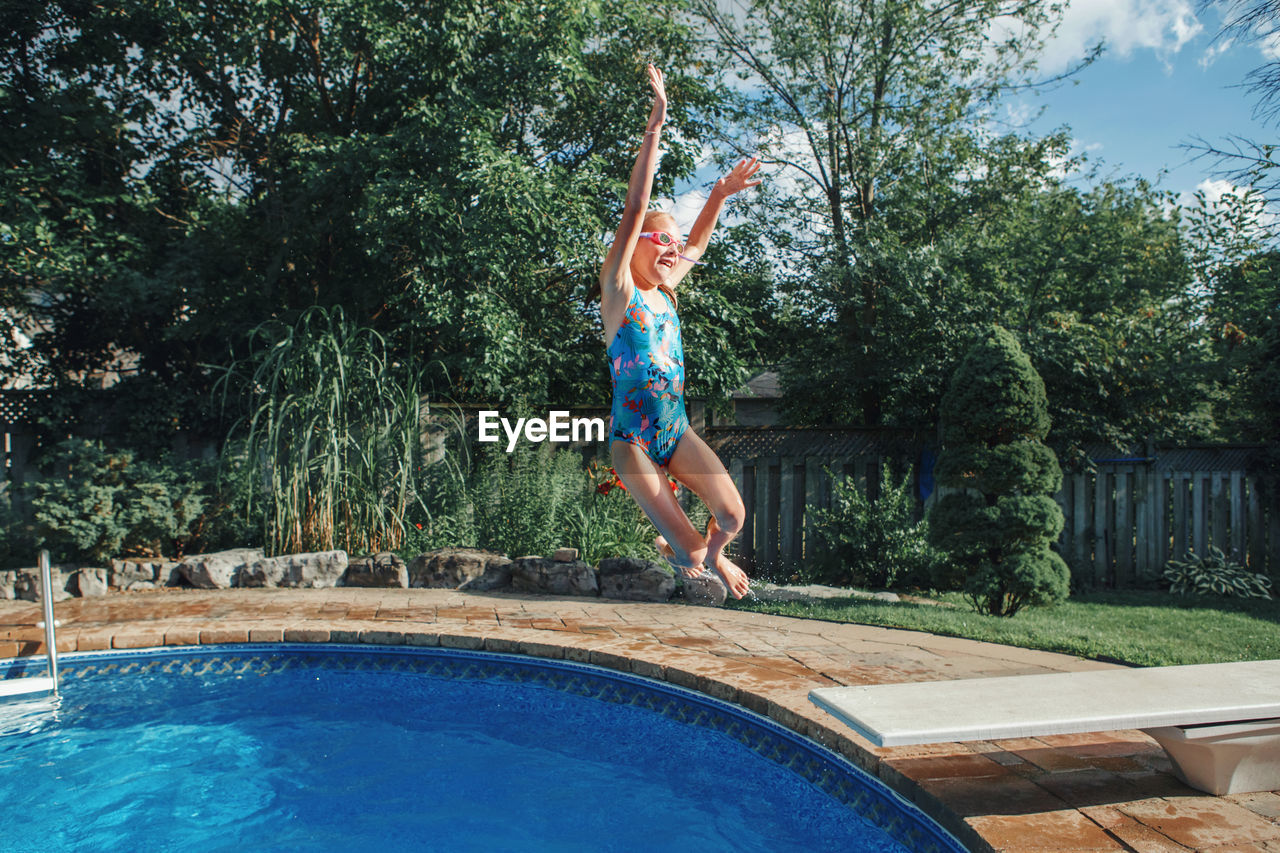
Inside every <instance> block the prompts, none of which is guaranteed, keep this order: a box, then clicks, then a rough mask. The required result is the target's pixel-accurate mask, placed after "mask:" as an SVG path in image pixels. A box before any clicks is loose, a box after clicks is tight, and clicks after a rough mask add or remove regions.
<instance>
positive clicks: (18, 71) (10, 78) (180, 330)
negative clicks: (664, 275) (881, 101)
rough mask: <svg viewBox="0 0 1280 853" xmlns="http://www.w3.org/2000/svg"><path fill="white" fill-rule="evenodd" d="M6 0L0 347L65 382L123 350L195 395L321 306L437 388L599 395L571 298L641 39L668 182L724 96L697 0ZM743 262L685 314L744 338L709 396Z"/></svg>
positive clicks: (604, 218) (586, 268)
mask: <svg viewBox="0 0 1280 853" xmlns="http://www.w3.org/2000/svg"><path fill="white" fill-rule="evenodd" d="M4 23H5V27H4V28H3V31H4V32H3V35H0V53H2V54H3V56H4V58H5V60H6V61H5V62H3V63H0V112H2V113H3V114H4V116H5V118H6V127H10V128H12V129H13V132H11V133H6V134H4V136H3V138H0V153H3V154H4V156H3V157H0V213H2V214H3V215H0V222H2V223H3V227H0V309H3V310H0V364H3V365H4V366H5V368H6V369H7V368H10V367H12V369H13V370H14V372H15V373H17V374H19V375H21V374H22V373H28V372H29V373H32V374H34V375H36V376H38V377H39V378H40V379H48V380H50V381H58V382H62V383H68V384H76V383H83V384H92V383H93V382H94V380H95V379H96V378H97V377H96V375H95V374H98V373H99V372H100V371H103V370H107V369H113V368H114V367H128V368H130V369H131V370H135V371H137V374H138V378H139V381H140V382H141V383H142V384H144V385H147V386H148V387H157V388H166V387H169V388H177V389H179V390H180V394H178V395H171V396H170V398H168V399H165V398H160V399H159V400H158V401H157V402H158V403H159V404H161V406H163V405H164V404H166V403H169V404H172V402H173V397H176V396H181V397H182V398H184V400H183V401H181V402H179V403H178V404H177V406H178V407H180V408H181V407H184V406H185V405H186V403H187V401H198V400H201V399H203V398H204V397H205V395H206V393H207V391H208V390H209V385H210V384H211V382H212V381H213V380H214V378H216V375H217V374H216V371H215V372H210V371H208V370H206V369H204V368H203V366H204V365H210V364H212V365H226V364H228V363H229V362H230V361H231V357H230V354H229V348H230V347H232V346H238V345H239V344H240V343H241V341H243V339H244V336H245V335H246V334H248V333H249V332H250V330H251V329H253V328H254V327H256V326H257V325H258V324H259V323H261V322H262V321H263V320H264V319H266V318H274V319H275V320H278V321H279V322H281V323H283V324H286V325H291V324H293V323H294V322H295V321H296V319H297V318H298V316H299V315H300V314H301V313H302V312H303V311H305V310H306V309H307V308H309V307H311V306H313V305H321V306H327V307H334V306H342V308H343V309H344V310H345V311H346V312H347V315H348V316H349V317H350V318H351V319H352V321H353V322H355V323H356V324H358V325H360V326H365V327H370V328H375V329H376V330H377V331H378V332H379V333H380V334H381V335H382V336H383V337H384V338H385V340H386V343H387V347H388V352H389V355H390V356H391V358H392V360H400V361H402V362H405V361H407V360H408V359H410V358H413V359H421V360H422V361H423V363H425V364H428V365H430V372H429V376H428V377H427V378H426V380H425V381H426V382H427V383H428V384H429V386H430V387H431V388H432V390H433V391H434V392H435V393H437V394H440V395H446V394H447V395H448V396H450V397H451V398H453V399H457V400H462V401H477V400H480V401H485V402H489V403H508V404H511V403H517V402H520V401H533V402H536V403H537V404H539V405H541V404H542V403H544V402H546V401H556V402H557V403H558V404H561V405H565V404H573V403H578V402H587V401H599V400H601V399H607V394H608V373H607V371H605V370H603V369H602V364H603V361H602V358H601V346H600V340H599V320H598V316H597V315H596V313H595V310H594V309H593V308H588V309H584V308H583V305H582V300H581V296H582V295H584V294H585V292H586V290H587V289H588V286H589V285H590V283H591V281H592V280H593V279H594V277H595V271H596V267H597V266H598V264H599V261H600V256H601V254H602V252H603V248H604V244H603V242H602V240H601V236H602V235H604V234H607V233H610V232H612V230H613V228H614V226H615V225H616V222H617V217H618V215H619V213H620V209H621V205H622V201H623V193H624V191H625V186H626V180H627V177H628V175H629V173H630V169H631V166H632V164H633V162H634V156H635V153H634V149H635V144H636V140H637V139H638V138H639V134H640V132H641V131H642V129H643V122H644V117H645V114H646V113H647V110H648V106H649V101H650V94H649V91H648V87H647V85H646V84H645V81H644V71H643V68H644V62H645V61H646V60H652V61H653V62H655V63H657V64H658V65H660V66H661V67H662V68H663V69H664V71H665V72H666V78H667V89H668V92H669V93H670V96H671V99H670V111H669V112H670V117H669V118H670V127H671V130H672V132H671V133H669V134H668V135H667V136H666V137H665V139H666V141H665V143H664V158H663V168H662V172H661V173H660V174H659V176H658V183H657V185H656V187H655V190H656V192H657V193H658V194H670V193H671V192H672V190H673V188H674V181H675V180H676V179H678V178H679V177H682V176H689V175H691V174H692V172H693V170H694V167H695V164H696V161H697V157H698V156H699V154H700V150H701V145H702V142H701V140H702V139H704V138H705V135H706V134H705V132H704V131H705V124H704V120H703V118H702V116H704V115H706V114H708V113H710V112H712V111H714V109H715V105H716V96H715V94H714V93H713V92H712V90H711V89H709V88H708V86H707V84H706V83H705V78H706V76H707V75H705V74H704V73H703V70H702V69H701V68H700V67H699V66H698V64H697V62H698V60H697V56H696V52H697V50H698V48H697V46H696V44H695V40H694V39H693V38H692V32H691V29H690V27H689V25H688V23H687V19H686V15H685V14H684V11H683V9H682V8H681V5H680V4H663V5H659V6H654V5H653V4H650V3H645V2H641V0H615V2H609V3H599V2H590V3H578V2H571V0H549V2H545V3H540V4H537V5H535V6H530V5H529V4H527V3H523V2H517V0H498V2H490V3H484V4H479V3H476V2H451V3H419V4H407V5H406V4H396V3H387V2H381V0H378V1H377V2H370V0H335V2H331V3H327V4H325V5H324V7H323V9H321V8H320V7H315V8H312V9H309V10H307V9H295V8H292V7H289V6H287V5H281V4H277V3H231V4H221V5H218V6H217V7H216V8H215V7H199V8H196V7H191V6H190V4H183V3H170V2H163V3H153V2H143V0H119V2H113V3H109V4H105V5H103V4H84V3H78V2H65V1H64V0H55V2H50V3H41V4H25V5H23V4H9V5H8V6H6V8H5V12H4ZM739 273H740V270H739V269H738V264H737V262H736V261H735V260H734V258H733V257H732V256H731V255H730V253H727V252H726V253H723V254H722V255H721V256H720V257H719V258H717V259H716V261H715V262H714V263H712V264H710V265H709V266H707V267H706V268H704V269H702V270H700V271H699V274H698V277H699V278H700V279H701V280H702V282H705V284H706V285H707V287H706V288H705V292H706V294H707V297H706V300H705V302H706V305H705V307H706V309H707V311H706V313H705V314H702V313H697V312H694V313H691V314H689V315H688V316H686V317H685V318H684V319H685V324H686V327H687V337H688V338H689V340H690V341H692V342H694V343H697V342H698V341H706V342H707V345H708V347H710V346H713V345H715V344H717V343H722V342H724V341H726V340H728V339H729V337H730V336H732V343H733V345H732V347H725V348H724V351H725V352H726V353H729V354H728V355H724V356H720V355H717V354H715V353H711V354H710V355H709V357H708V358H707V359H706V360H705V363H701V364H699V365H697V367H698V369H697V371H696V375H697V377H698V383H699V390H700V391H703V392H706V393H709V394H713V395H717V396H718V395H720V394H721V392H724V391H725V390H727V389H729V388H732V387H735V386H736V384H737V383H738V382H739V381H740V380H741V373H742V370H743V365H742V363H741V360H742V359H743V358H746V357H748V356H749V355H750V353H751V349H752V341H753V340H754V339H755V338H757V337H758V336H759V332H758V331H757V327H756V324H754V323H751V322H746V321H745V318H746V317H747V316H748V309H746V308H743V307H740V306H739V304H738V303H737V301H736V300H735V299H734V298H733V296H734V292H735V290H736V289H738V288H739V286H740V285H739V279H740V278H741V276H740V275H739ZM724 296H728V298H727V299H726V298H724ZM690 304H692V302H691V303H690ZM17 325H21V326H22V328H23V329H24V330H25V332H26V333H27V334H28V335H29V336H31V337H32V346H31V347H23V346H19V345H17V343H16V342H15V339H14V337H13V336H12V335H11V334H9V332H11V331H13V329H14V328H16V326H17ZM73 377H74V378H73ZM170 407H172V406H170ZM165 414H169V413H168V412H165ZM235 414H240V413H238V412H237V413H235ZM195 420H198V418H197V419H195ZM157 422H158V421H156V420H153V419H148V418H139V419H138V424H139V425H141V426H144V427H145V426H147V425H149V424H155V423H157ZM164 422H166V423H167V422H168V419H167V418H166V419H165V421H164Z"/></svg>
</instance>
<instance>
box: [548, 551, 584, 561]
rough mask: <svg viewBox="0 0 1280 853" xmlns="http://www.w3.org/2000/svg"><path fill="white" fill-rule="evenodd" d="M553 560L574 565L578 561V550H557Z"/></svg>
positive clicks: (552, 557)
mask: <svg viewBox="0 0 1280 853" xmlns="http://www.w3.org/2000/svg"><path fill="white" fill-rule="evenodd" d="M551 559H553V560H555V561H556V562H557V563H572V562H573V561H574V560H576V559H578V549H577V548H557V549H556V552H555V553H554V554H552V555H551Z"/></svg>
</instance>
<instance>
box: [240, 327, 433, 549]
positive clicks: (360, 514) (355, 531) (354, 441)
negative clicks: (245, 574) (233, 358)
mask: <svg viewBox="0 0 1280 853" xmlns="http://www.w3.org/2000/svg"><path fill="white" fill-rule="evenodd" d="M253 341H254V343H255V344H256V345H257V349H256V351H255V352H254V353H253V354H252V355H251V356H250V357H249V358H247V359H245V360H244V361H243V362H240V363H238V364H237V365H235V366H234V367H232V368H230V369H228V370H227V371H226V373H225V375H224V376H223V378H222V380H220V381H221V382H222V383H224V385H223V388H224V392H225V393H229V392H231V391H232V390H234V391H237V392H239V393H243V394H245V395H246V396H248V397H249V398H250V400H251V402H250V404H249V406H248V408H249V409H250V410H251V412H252V414H251V415H250V416H249V417H248V418H247V419H246V421H244V422H241V423H239V424H237V425H236V427H234V428H233V432H232V436H230V437H229V438H234V437H238V436H239V434H240V433H241V432H243V440H244V447H245V450H244V458H246V459H248V460H257V463H258V465H259V466H260V468H259V470H260V473H261V476H262V487H261V489H260V490H250V491H249V492H248V495H247V502H246V513H254V512H256V511H257V510H256V508H255V502H257V501H261V502H262V510H261V517H262V519H263V539H264V541H265V542H266V548H267V550H268V551H269V552H270V553H272V554H288V553H296V552H299V551H317V550H329V549H333V548H344V549H346V550H347V551H350V552H352V553H372V552H375V551H381V550H392V549H395V548H398V547H400V544H401V542H402V541H403V539H404V535H405V524H406V515H407V513H408V511H409V509H410V507H411V506H413V505H414V504H415V503H418V502H419V497H418V494H417V491H416V489H415V486H416V482H415V477H414V474H415V472H416V471H417V469H418V466H419V464H420V463H421V460H422V440H421V420H420V405H421V404H420V401H419V393H418V384H417V377H416V375H415V374H414V372H413V371H411V370H407V369H402V368H401V367H400V366H399V365H396V364H394V363H393V362H392V361H391V359H390V357H389V354H388V351H387V345H386V341H385V340H384V339H383V338H382V336H381V335H379V334H378V333H377V332H375V331H373V330H372V329H368V328H361V327H358V326H356V325H355V324H353V323H351V322H350V321H348V320H347V319H346V316H345V314H344V313H343V312H342V309H340V308H335V309H334V310H332V311H328V310H326V309H324V308H322V307H316V308H312V309H310V310H308V311H306V312H305V313H303V315H302V316H301V317H300V318H299V320H298V322H297V323H296V324H295V325H294V326H292V327H288V326H281V325H280V324H279V323H265V324H263V325H261V326H259V327H258V328H257V329H255V331H254V335H253ZM228 446H229V447H231V446H234V445H233V443H232V442H231V441H230V440H229V442H228Z"/></svg>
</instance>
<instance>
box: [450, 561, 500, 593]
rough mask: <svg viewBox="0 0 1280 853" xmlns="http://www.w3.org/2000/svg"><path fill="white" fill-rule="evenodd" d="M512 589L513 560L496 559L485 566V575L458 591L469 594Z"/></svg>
mask: <svg viewBox="0 0 1280 853" xmlns="http://www.w3.org/2000/svg"><path fill="white" fill-rule="evenodd" d="M510 588H511V558H510V557H494V558H493V559H491V560H489V562H488V563H486V564H485V569H484V574H482V575H481V576H480V577H478V578H472V579H471V580H469V581H467V582H466V583H464V584H461V585H459V587H458V589H461V590H466V591H467V592H490V591H492V590H495V589H510Z"/></svg>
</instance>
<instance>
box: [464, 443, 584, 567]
mask: <svg viewBox="0 0 1280 853" xmlns="http://www.w3.org/2000/svg"><path fill="white" fill-rule="evenodd" d="M517 446H518V448H519V449H518V450H517V451H515V452H513V453H510V454H508V453H505V452H503V451H502V450H500V449H496V448H489V449H487V450H485V451H484V452H482V453H481V454H480V455H479V457H478V462H477V465H476V467H475V470H474V471H473V472H472V476H471V479H470V484H469V485H470V490H471V494H470V504H471V513H472V518H473V523H474V525H475V535H476V544H477V545H478V546H480V547H481V548H487V549H489V550H492V551H498V552H500V553H503V554H509V555H510V556H512V557H520V556H524V555H529V554H538V555H549V554H550V553H551V552H552V551H553V550H555V549H556V548H559V547H561V546H564V545H567V544H568V543H567V542H566V541H565V540H566V539H567V533H568V530H569V527H570V519H571V518H572V517H573V515H574V511H575V509H576V508H577V507H578V506H579V505H580V504H581V502H582V501H583V499H584V498H585V496H586V495H585V491H586V490H585V488H584V486H583V475H582V465H581V462H580V460H579V458H577V457H575V456H574V454H572V453H557V452H556V451H555V450H554V449H553V448H552V447H551V446H550V445H528V444H520V445H517Z"/></svg>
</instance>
